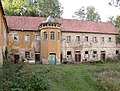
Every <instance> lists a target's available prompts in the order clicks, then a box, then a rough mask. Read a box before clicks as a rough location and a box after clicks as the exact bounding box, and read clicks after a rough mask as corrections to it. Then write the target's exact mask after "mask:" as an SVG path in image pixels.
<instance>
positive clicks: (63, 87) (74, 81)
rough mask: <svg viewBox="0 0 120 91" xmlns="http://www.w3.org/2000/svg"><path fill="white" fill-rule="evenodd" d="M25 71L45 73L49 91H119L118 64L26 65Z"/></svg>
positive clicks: (119, 76)
mask: <svg viewBox="0 0 120 91" xmlns="http://www.w3.org/2000/svg"><path fill="white" fill-rule="evenodd" d="M25 69H26V70H28V71H32V72H37V73H38V74H39V71H41V70H43V71H45V75H46V76H47V78H48V80H49V83H50V87H51V88H50V91H120V63H106V64H100V63H97V64H61V65H28V66H27V67H26V68H25ZM39 76H40V75H39Z"/></svg>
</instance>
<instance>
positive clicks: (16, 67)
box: [0, 60, 50, 91]
mask: <svg viewBox="0 0 120 91" xmlns="http://www.w3.org/2000/svg"><path fill="white" fill-rule="evenodd" d="M24 66H25V65H24V63H21V62H20V63H18V64H13V63H12V62H11V61H10V60H9V61H8V60H4V65H3V67H2V68H1V69H0V78H1V79H0V84H1V85H0V91H46V90H49V89H50V85H49V82H48V80H47V77H46V74H45V73H44V72H45V70H44V71H39V72H37V71H35V72H29V71H24V70H23V69H24ZM38 73H39V75H38Z"/></svg>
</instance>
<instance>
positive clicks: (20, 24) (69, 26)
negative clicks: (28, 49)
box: [6, 16, 118, 34]
mask: <svg viewBox="0 0 120 91" xmlns="http://www.w3.org/2000/svg"><path fill="white" fill-rule="evenodd" d="M6 20H7V24H8V28H9V29H11V30H39V29H38V28H39V25H40V24H41V23H44V22H43V21H46V18H43V17H26V16H6ZM51 20H53V19H50V21H51ZM55 20H57V21H58V22H60V23H61V30H62V31H66V32H69V31H70V32H85V33H86V32H87V33H103V34H104V33H107V34H118V32H117V30H116V28H115V27H114V25H112V23H109V22H94V21H83V20H75V19H62V18H56V19H55ZM48 21H49V19H48V20H47V22H48ZM53 22H54V21H53ZM55 22H56V21H55Z"/></svg>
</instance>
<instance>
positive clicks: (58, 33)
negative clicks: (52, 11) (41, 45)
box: [58, 32, 61, 40]
mask: <svg viewBox="0 0 120 91" xmlns="http://www.w3.org/2000/svg"><path fill="white" fill-rule="evenodd" d="M60 37H61V36H60V32H58V40H60Z"/></svg>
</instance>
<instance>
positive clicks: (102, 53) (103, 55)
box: [101, 51, 105, 61]
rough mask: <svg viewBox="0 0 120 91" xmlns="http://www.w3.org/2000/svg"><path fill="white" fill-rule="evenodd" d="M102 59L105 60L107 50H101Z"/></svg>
mask: <svg viewBox="0 0 120 91" xmlns="http://www.w3.org/2000/svg"><path fill="white" fill-rule="evenodd" d="M101 60H103V61H105V51H101Z"/></svg>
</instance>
